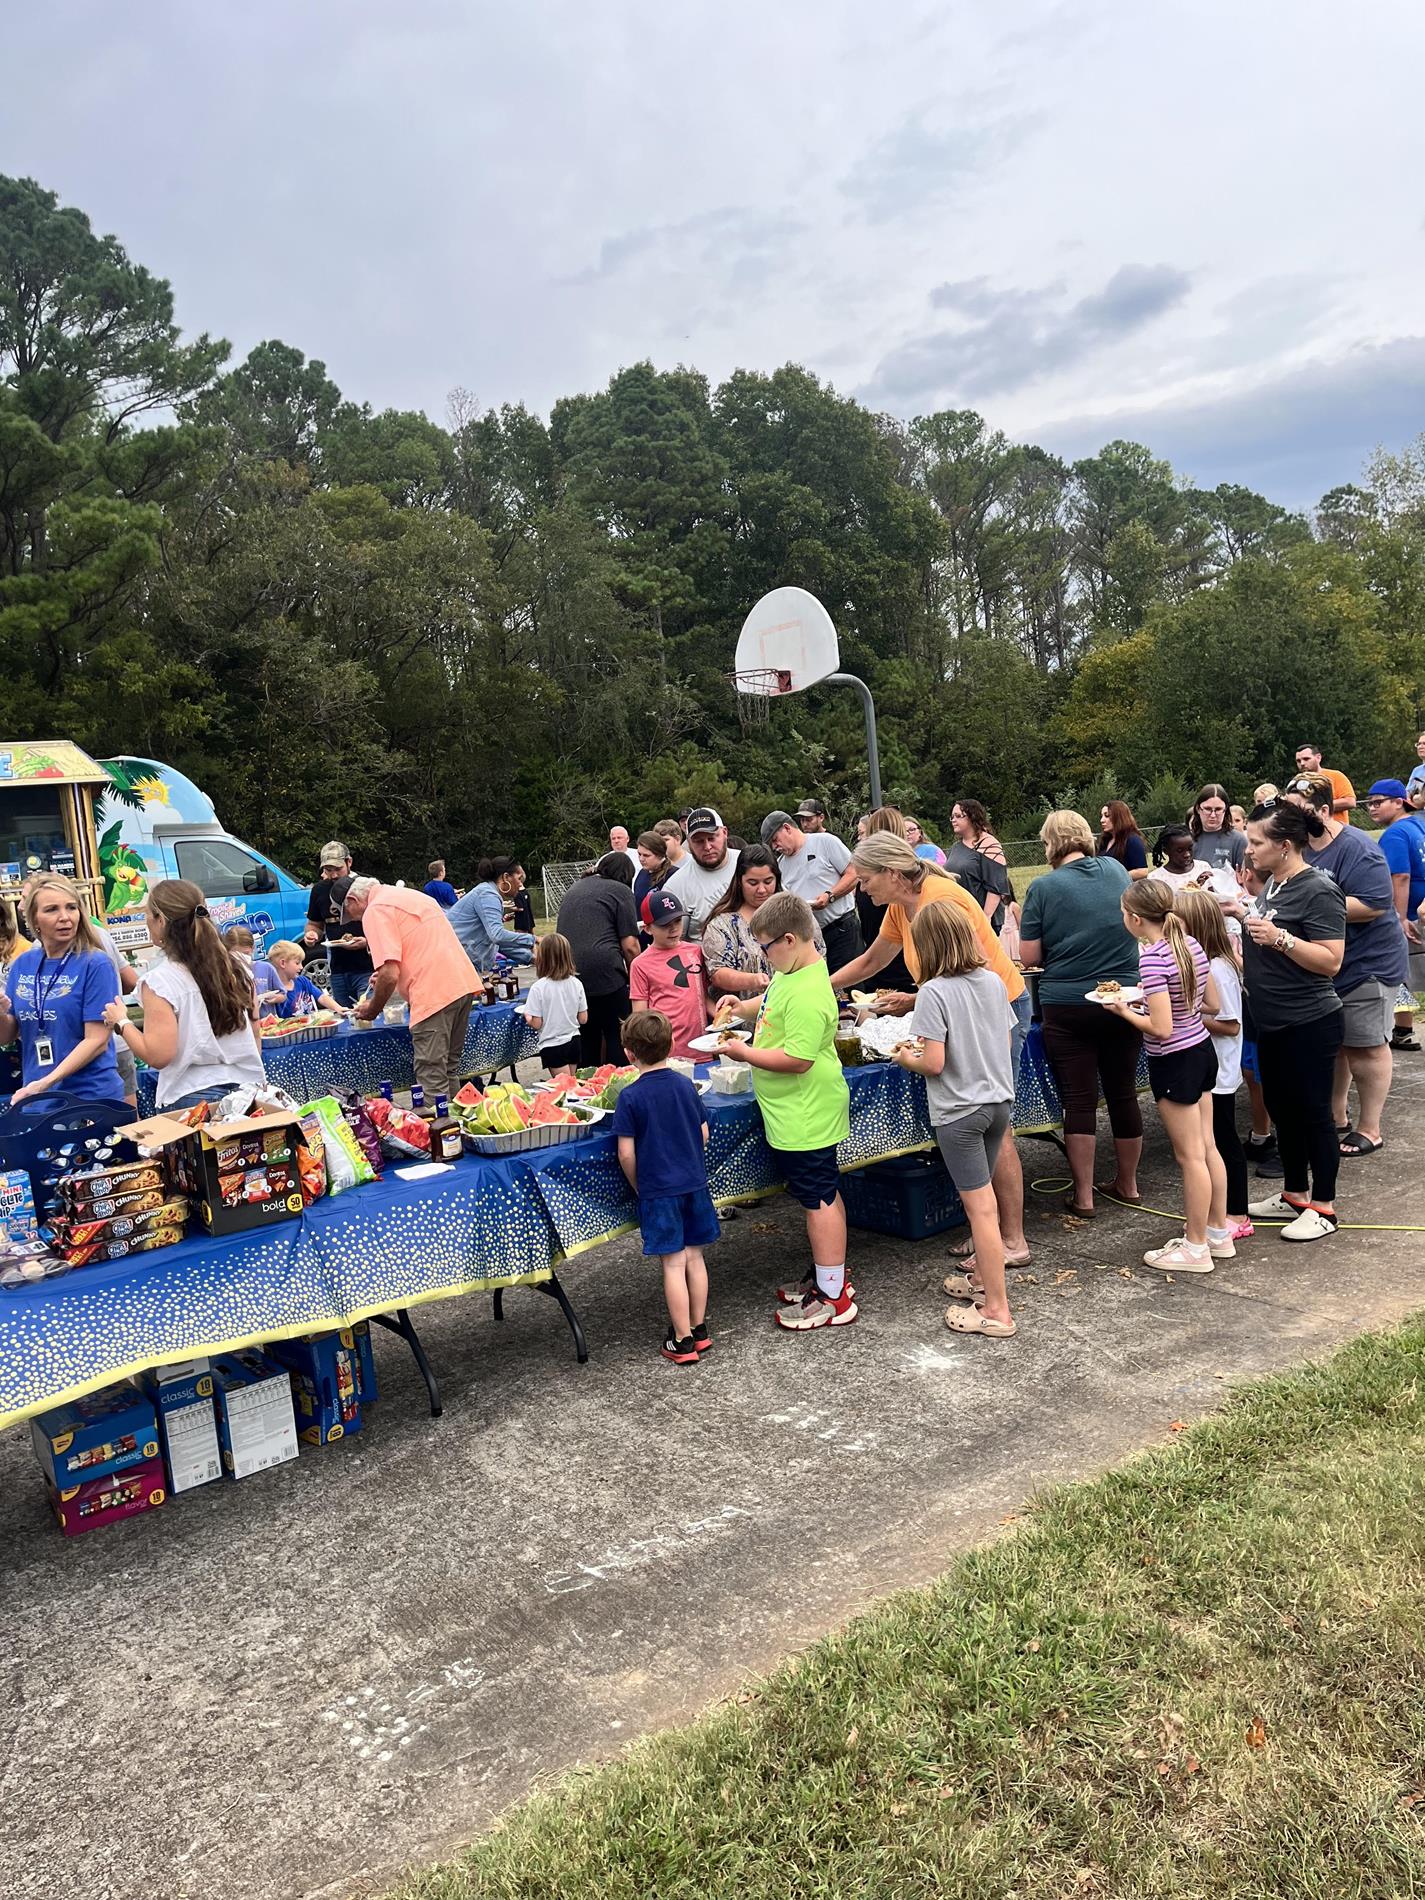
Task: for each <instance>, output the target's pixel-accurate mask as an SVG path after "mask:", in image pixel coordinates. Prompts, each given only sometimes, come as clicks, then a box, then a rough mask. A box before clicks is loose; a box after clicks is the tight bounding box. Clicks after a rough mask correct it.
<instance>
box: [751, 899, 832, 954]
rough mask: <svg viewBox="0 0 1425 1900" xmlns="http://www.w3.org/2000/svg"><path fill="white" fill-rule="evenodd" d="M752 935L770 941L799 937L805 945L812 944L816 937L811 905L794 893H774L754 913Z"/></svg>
mask: <svg viewBox="0 0 1425 1900" xmlns="http://www.w3.org/2000/svg"><path fill="white" fill-rule="evenodd" d="M752 934H753V936H754V937H758V938H761V937H766V938H768V939H769V940H771V939H776V938H777V937H799V938H800V939H801V941H802V942H803V943H810V942H811V941H812V939H813V938H814V937H815V935H816V922H815V919H814V918H813V917H812V914H811V905H810V904H808V903H807V901H806V899H805V898H802V897H798V896H797V895H796V894H795V893H794V892H792V891H774V892H773V893H772V895H771V896H770V897H769V898H768V899H767V901H766V903H765V904H762V905H759V907H758V908H757V909H756V910H755V911H753V913H752Z"/></svg>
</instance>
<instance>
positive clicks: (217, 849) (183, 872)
mask: <svg viewBox="0 0 1425 1900" xmlns="http://www.w3.org/2000/svg"><path fill="white" fill-rule="evenodd" d="M173 850H174V855H175V857H176V858H177V860H178V875H179V876H180V877H186V878H188V879H190V880H191V881H192V882H193V883H194V884H196V885H197V886H198V888H199V889H200V890H201V891H202V893H203V895H204V896H205V897H242V896H244V895H246V894H249V893H246V892H245V890H244V886H243V878H244V877H245V876H247V875H249V874H250V873H251V872H254V871H260V870H263V869H265V866H264V865H263V864H262V863H261V861H260V860H259V859H257V858H255V857H254V856H253V855H252V853H251V852H250V851H244V850H243V849H242V847H241V845H236V844H230V843H229V842H228V840H227V839H226V838H180V839H178V840H177V841H176V842H175V844H174V847H173Z"/></svg>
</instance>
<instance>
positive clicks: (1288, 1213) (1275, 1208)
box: [1247, 1194, 1301, 1220]
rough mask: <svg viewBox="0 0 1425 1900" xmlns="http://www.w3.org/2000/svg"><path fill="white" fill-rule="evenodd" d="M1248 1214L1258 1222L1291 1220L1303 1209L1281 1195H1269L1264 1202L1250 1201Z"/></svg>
mask: <svg viewBox="0 0 1425 1900" xmlns="http://www.w3.org/2000/svg"><path fill="white" fill-rule="evenodd" d="M1247 1212H1248V1213H1249V1214H1251V1215H1252V1216H1253V1218H1254V1219H1257V1220H1291V1219H1292V1218H1293V1217H1294V1216H1295V1215H1297V1214H1299V1213H1300V1212H1301V1209H1300V1208H1299V1207H1298V1206H1297V1205H1296V1203H1295V1202H1294V1201H1288V1200H1285V1199H1283V1197H1282V1196H1281V1195H1280V1194H1269V1195H1268V1196H1267V1198H1266V1199H1265V1200H1264V1201H1248V1203H1247Z"/></svg>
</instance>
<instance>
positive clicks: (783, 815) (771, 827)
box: [762, 811, 797, 844]
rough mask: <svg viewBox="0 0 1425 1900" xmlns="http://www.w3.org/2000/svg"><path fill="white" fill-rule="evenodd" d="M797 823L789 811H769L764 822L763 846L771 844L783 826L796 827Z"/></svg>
mask: <svg viewBox="0 0 1425 1900" xmlns="http://www.w3.org/2000/svg"><path fill="white" fill-rule="evenodd" d="M796 822H797V821H796V819H795V818H793V816H792V814H791V813H790V812H789V811H769V812H768V814H767V816H766V817H765V818H764V819H763V820H762V842H763V844H771V842H772V840H773V839H774V838H775V837H776V835H777V833H778V832H779V831H780V830H781V829H782V826H783V825H794V824H796Z"/></svg>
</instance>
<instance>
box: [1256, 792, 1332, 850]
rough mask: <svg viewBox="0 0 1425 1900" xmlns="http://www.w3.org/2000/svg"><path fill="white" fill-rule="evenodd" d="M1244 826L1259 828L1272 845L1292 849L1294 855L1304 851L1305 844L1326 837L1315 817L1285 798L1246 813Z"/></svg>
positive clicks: (1320, 822) (1317, 818) (1324, 827)
mask: <svg viewBox="0 0 1425 1900" xmlns="http://www.w3.org/2000/svg"><path fill="white" fill-rule="evenodd" d="M1247 823H1248V824H1249V825H1260V826H1261V827H1262V830H1263V831H1265V832H1266V834H1267V836H1268V837H1269V838H1270V839H1271V840H1272V842H1273V843H1274V844H1289V845H1293V846H1294V847H1295V848H1296V849H1297V850H1298V851H1304V850H1305V849H1306V847H1307V845H1308V844H1311V843H1313V842H1314V841H1315V840H1316V839H1317V838H1324V837H1325V836H1326V826H1325V825H1324V824H1323V823H1322V821H1321V817H1320V814H1319V813H1317V812H1315V811H1307V810H1306V809H1305V808H1304V807H1303V806H1301V805H1293V804H1292V803H1291V801H1290V800H1289V799H1286V798H1278V799H1275V800H1272V801H1269V802H1268V803H1267V804H1265V805H1257V806H1256V807H1254V809H1253V810H1252V811H1250V812H1248V814H1247Z"/></svg>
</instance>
